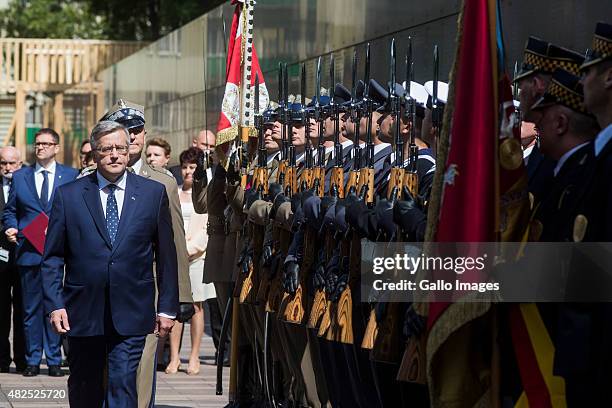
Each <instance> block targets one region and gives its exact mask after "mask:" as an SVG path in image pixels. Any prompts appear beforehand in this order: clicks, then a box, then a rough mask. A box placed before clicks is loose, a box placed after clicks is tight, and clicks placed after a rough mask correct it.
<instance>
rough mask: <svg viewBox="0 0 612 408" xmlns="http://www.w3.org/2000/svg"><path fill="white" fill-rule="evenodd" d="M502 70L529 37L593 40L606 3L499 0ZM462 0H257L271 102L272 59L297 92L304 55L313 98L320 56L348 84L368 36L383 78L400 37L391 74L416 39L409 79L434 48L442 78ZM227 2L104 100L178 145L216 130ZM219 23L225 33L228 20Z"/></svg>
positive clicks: (426, 67) (419, 77)
mask: <svg viewBox="0 0 612 408" xmlns="http://www.w3.org/2000/svg"><path fill="white" fill-rule="evenodd" d="M501 4H502V17H503V29H504V41H505V46H506V54H507V60H506V68H507V70H508V72H509V74H510V75H511V74H512V72H511V70H512V68H513V66H514V61H516V60H519V61H520V59H521V53H522V48H523V46H524V43H525V41H526V40H527V37H528V36H529V35H534V36H537V37H540V38H543V39H546V40H548V41H552V42H554V43H556V44H558V45H561V46H566V47H570V48H572V49H575V50H579V51H582V50H585V49H586V48H587V47H588V46H589V45H590V42H591V38H592V33H593V30H594V28H595V23H596V22H597V21H598V20H599V19H600V18H601V17H600V16H610V15H612V3H610V2H601V1H598V0H584V1H579V0H559V1H544V0H502V1H501ZM460 5H461V2H460V1H459V0H428V1H414V0H404V1H399V0H258V2H257V4H256V6H255V13H254V15H255V22H254V26H255V31H254V43H255V47H256V50H257V53H258V56H259V60H260V64H261V67H262V70H263V73H264V77H265V82H266V85H267V87H268V92H269V93H270V95H271V97H272V99H273V100H275V99H276V98H277V93H278V91H277V76H278V74H277V67H278V63H279V62H280V61H283V62H287V63H289V73H290V76H291V80H290V83H289V87H290V93H299V64H301V63H302V62H305V63H306V66H307V73H308V80H307V90H308V94H309V96H312V95H313V94H314V83H315V69H316V60H317V57H318V56H323V61H324V64H323V80H322V86H323V87H326V88H327V87H329V85H330V80H329V76H328V72H329V56H330V54H331V53H333V54H334V58H335V65H336V81H338V82H340V81H341V82H343V83H344V84H345V85H347V86H350V78H351V59H352V53H353V49H354V48H355V47H356V48H357V52H358V59H359V64H358V65H359V69H358V76H359V77H363V71H364V55H365V44H366V43H367V42H370V43H371V47H372V48H371V58H372V62H371V76H372V77H373V78H375V79H377V80H378V81H379V82H381V83H384V82H386V81H387V80H388V78H389V44H390V41H391V38H393V37H394V38H395V39H396V42H397V53H398V63H397V78H398V82H401V81H403V80H404V79H405V75H406V74H405V67H404V58H405V54H406V50H407V46H408V37H412V40H413V50H414V61H415V80H416V81H417V82H421V83H423V82H425V81H428V80H430V79H431V78H432V72H433V67H432V62H433V47H434V45H436V44H437V45H438V46H439V50H440V79H441V80H445V81H446V80H447V78H448V73H449V71H450V68H451V64H452V60H453V57H454V52H455V38H456V35H457V18H458V16H459V8H460ZM232 15H233V7H232V6H231V5H230V4H229V2H227V4H225V5H223V6H220V7H218V8H216V9H214V10H212V11H210V12H209V13H207V14H205V15H203V16H201V17H199V18H197V19H195V20H193V21H192V22H190V23H189V24H187V25H185V26H183V27H181V28H180V29H178V30H176V31H174V32H172V33H170V34H169V35H167V36H165V37H163V38H161V39H160V40H158V41H156V42H155V43H152V44H150V45H149V46H148V47H145V48H143V49H142V50H140V51H138V52H136V53H135V54H133V55H131V56H129V57H127V58H125V59H123V60H121V61H120V62H118V63H117V64H115V65H113V66H112V67H110V68H108V69H106V70H105V71H103V72H102V74H101V75H102V80H103V81H104V84H105V101H106V105H107V107H110V106H111V105H112V104H113V103H114V102H115V101H116V99H118V98H124V99H127V100H129V101H132V102H136V103H139V104H143V105H144V106H145V110H146V112H145V115H146V118H147V130H148V136H149V137H153V136H159V137H163V138H165V139H166V140H168V141H169V142H170V144H171V145H172V149H173V154H172V158H173V162H176V158H177V157H178V154H179V153H180V151H182V150H183V149H185V148H186V147H188V146H189V144H190V141H191V139H192V138H193V137H194V136H195V135H197V133H198V132H199V131H200V130H201V129H204V128H209V129H213V130H215V129H216V125H217V120H218V116H219V112H220V106H221V101H222V98H223V91H224V87H225V58H226V55H225V54H226V49H227V45H226V41H227V40H226V38H227V37H229V31H230V28H231V22H232ZM223 22H225V34H224V24H223Z"/></svg>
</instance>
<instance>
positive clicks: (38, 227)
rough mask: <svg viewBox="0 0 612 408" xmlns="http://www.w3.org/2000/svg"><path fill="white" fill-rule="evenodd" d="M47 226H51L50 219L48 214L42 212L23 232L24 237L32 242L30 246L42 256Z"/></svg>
mask: <svg viewBox="0 0 612 408" xmlns="http://www.w3.org/2000/svg"><path fill="white" fill-rule="evenodd" d="M47 225H49V217H47V214H45V213H44V212H41V213H40V214H38V215H37V216H36V218H34V219H33V220H32V222H31V223H29V224H28V225H27V226H26V227H25V228H24V229H23V230H22V231H21V232H22V233H23V236H24V237H26V239H27V240H28V241H30V244H32V246H33V247H34V248H36V250H37V251H38V252H39V253H40V254H41V255H42V253H43V251H44V250H45V238H46V236H47Z"/></svg>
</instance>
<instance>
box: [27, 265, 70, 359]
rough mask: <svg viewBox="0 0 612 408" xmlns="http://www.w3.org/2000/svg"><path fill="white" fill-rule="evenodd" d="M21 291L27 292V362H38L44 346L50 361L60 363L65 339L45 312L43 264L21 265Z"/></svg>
mask: <svg viewBox="0 0 612 408" xmlns="http://www.w3.org/2000/svg"><path fill="white" fill-rule="evenodd" d="M19 275H20V278H21V293H22V295H23V330H24V336H25V344H26V362H27V364H28V365H32V366H37V365H39V364H40V361H41V360H42V352H43V349H44V351H45V357H46V358H47V364H48V365H60V364H61V362H62V352H61V350H60V343H61V339H60V336H59V335H58V334H56V333H55V332H54V331H53V329H52V328H51V323H49V319H48V318H47V317H46V316H44V311H43V294H42V291H43V289H42V279H41V278H40V267H39V266H20V267H19Z"/></svg>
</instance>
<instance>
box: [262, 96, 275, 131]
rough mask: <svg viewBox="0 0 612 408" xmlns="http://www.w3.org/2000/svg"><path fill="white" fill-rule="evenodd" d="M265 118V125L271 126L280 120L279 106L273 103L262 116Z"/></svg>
mask: <svg viewBox="0 0 612 408" xmlns="http://www.w3.org/2000/svg"><path fill="white" fill-rule="evenodd" d="M261 115H262V116H263V123H264V125H271V124H273V123H274V122H276V121H277V120H278V105H277V104H276V103H274V102H272V101H270V104H269V105H268V107H267V108H266V110H264V111H263V113H262V114H261Z"/></svg>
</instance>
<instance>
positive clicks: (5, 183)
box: [2, 177, 11, 204]
mask: <svg viewBox="0 0 612 408" xmlns="http://www.w3.org/2000/svg"><path fill="white" fill-rule="evenodd" d="M10 191H11V183H10V180H9V179H7V178H6V177H2V193H4V203H5V204H6V203H7V202H8V196H9V192H10Z"/></svg>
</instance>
